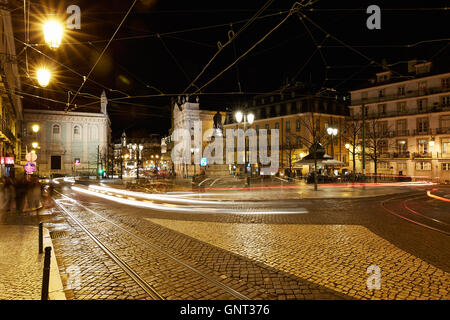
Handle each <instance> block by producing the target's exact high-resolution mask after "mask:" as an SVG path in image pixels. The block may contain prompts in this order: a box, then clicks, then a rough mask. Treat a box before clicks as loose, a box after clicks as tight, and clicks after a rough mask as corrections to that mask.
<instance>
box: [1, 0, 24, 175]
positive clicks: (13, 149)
mask: <svg viewBox="0 0 450 320" xmlns="http://www.w3.org/2000/svg"><path fill="white" fill-rule="evenodd" d="M20 91H21V83H20V75H19V70H18V66H17V58H16V49H15V45H14V34H13V29H12V22H11V13H10V9H9V8H8V1H5V0H2V1H0V177H2V176H13V175H14V173H15V171H19V172H20V171H22V172H23V169H22V168H21V167H20V165H19V164H18V161H17V160H18V159H19V158H20V153H21V150H20V149H21V126H22V112H23V111H22V101H21V99H20V97H19V95H18V94H16V93H17V92H20Z"/></svg>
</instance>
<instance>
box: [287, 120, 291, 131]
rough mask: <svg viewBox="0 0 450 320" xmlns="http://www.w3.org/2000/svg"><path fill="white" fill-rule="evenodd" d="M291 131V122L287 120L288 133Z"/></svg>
mask: <svg viewBox="0 0 450 320" xmlns="http://www.w3.org/2000/svg"><path fill="white" fill-rule="evenodd" d="M290 131H291V120H286V132H290Z"/></svg>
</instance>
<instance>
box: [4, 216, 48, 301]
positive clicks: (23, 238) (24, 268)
mask: <svg viewBox="0 0 450 320" xmlns="http://www.w3.org/2000/svg"><path fill="white" fill-rule="evenodd" d="M37 239H38V228H36V227H32V226H13V225H0V244H1V250H0V300H40V299H41V283H42V268H43V264H44V257H43V255H42V254H41V255H40V254H39V253H38V251H39V248H38V241H37ZM12 257H14V259H12Z"/></svg>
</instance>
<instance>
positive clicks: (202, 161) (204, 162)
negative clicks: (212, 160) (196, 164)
mask: <svg viewBox="0 0 450 320" xmlns="http://www.w3.org/2000/svg"><path fill="white" fill-rule="evenodd" d="M207 163H208V160H207V158H201V159H200V165H201V166H202V167H206V164H207Z"/></svg>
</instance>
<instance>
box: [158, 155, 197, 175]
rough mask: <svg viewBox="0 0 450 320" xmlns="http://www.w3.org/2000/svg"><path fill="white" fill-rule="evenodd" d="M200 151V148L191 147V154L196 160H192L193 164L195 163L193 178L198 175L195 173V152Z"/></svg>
mask: <svg viewBox="0 0 450 320" xmlns="http://www.w3.org/2000/svg"><path fill="white" fill-rule="evenodd" d="M198 151H199V149H198V148H191V154H192V157H193V160H194V161H192V162H193V165H194V176H193V177H192V179H194V178H195V176H196V173H195V157H194V153H196V152H198ZM156 158H158V155H157V156H156Z"/></svg>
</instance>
